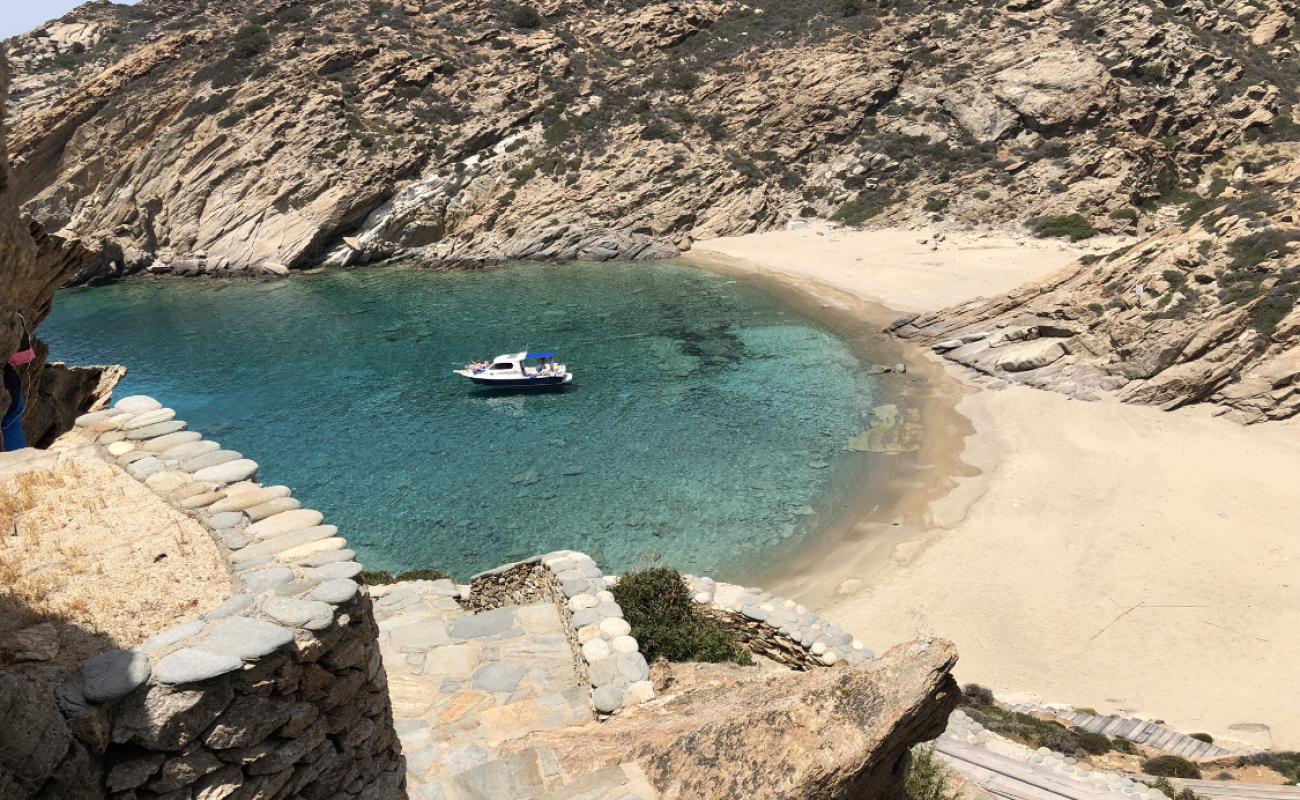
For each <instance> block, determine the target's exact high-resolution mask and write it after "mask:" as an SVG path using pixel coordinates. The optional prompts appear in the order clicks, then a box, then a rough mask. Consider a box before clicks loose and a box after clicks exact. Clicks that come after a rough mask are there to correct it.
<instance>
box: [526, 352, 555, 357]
mask: <svg viewBox="0 0 1300 800" xmlns="http://www.w3.org/2000/svg"><path fill="white" fill-rule="evenodd" d="M524 358H555V354H554V353H529V354H528V355H526V356H524Z"/></svg>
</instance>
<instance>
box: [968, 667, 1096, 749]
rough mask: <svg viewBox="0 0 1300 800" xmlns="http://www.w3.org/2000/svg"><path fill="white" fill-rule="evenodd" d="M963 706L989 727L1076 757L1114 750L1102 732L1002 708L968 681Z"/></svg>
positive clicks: (972, 715) (1009, 736) (1027, 743)
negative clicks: (1079, 729) (1101, 734)
mask: <svg viewBox="0 0 1300 800" xmlns="http://www.w3.org/2000/svg"><path fill="white" fill-rule="evenodd" d="M961 707H962V709H963V710H964V711H965V712H966V713H967V714H969V715H970V717H971V719H973V720H975V721H976V722H978V723H979V724H981V725H983V726H984V727H985V728H988V729H989V730H991V731H993V732H994V733H997V734H1001V735H1002V736H1006V737H1008V738H1010V739H1014V740H1016V741H1018V742H1020V743H1022V744H1025V745H1028V746H1030V747H1034V748H1037V747H1046V748H1047V749H1049V750H1055V751H1056V752H1058V753H1063V754H1065V755H1067V756H1074V757H1075V758H1082V757H1084V756H1088V755H1100V754H1101V753H1105V752H1107V751H1108V750H1111V749H1114V745H1113V743H1112V742H1111V741H1110V739H1108V738H1107V737H1105V736H1100V739H1098V738H1097V737H1098V736H1099V734H1091V733H1083V732H1076V731H1072V730H1070V729H1069V728H1067V727H1066V726H1065V725H1062V724H1061V723H1060V722H1057V721H1056V720H1047V719H1039V718H1038V717H1035V716H1032V715H1029V714H1022V713H1019V712H1017V711H1009V710H1007V709H1005V708H1002V707H1001V706H999V705H997V704H996V703H994V702H993V695H992V693H990V692H989V691H988V690H987V689H985V688H984V687H982V686H979V685H978V684H967V685H966V686H965V687H964V688H963V689H962V702H961ZM1102 740H1104V742H1103V741H1102ZM1103 747H1104V749H1103Z"/></svg>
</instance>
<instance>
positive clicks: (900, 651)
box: [517, 640, 960, 800]
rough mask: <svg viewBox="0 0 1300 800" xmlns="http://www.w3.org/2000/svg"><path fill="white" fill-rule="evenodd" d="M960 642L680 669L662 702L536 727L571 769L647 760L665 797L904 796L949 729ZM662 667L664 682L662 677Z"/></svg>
mask: <svg viewBox="0 0 1300 800" xmlns="http://www.w3.org/2000/svg"><path fill="white" fill-rule="evenodd" d="M956 659H957V655H956V651H955V650H954V649H953V647H952V645H951V644H949V643H947V642H943V641H937V640H931V641H917V642H910V643H907V644H903V645H899V646H898V647H896V648H894V649H893V650H890V651H889V652H888V653H886V654H885V655H884V656H883V657H882V658H881V659H879V660H878V661H874V662H871V663H869V664H865V665H859V666H840V667H837V668H835V669H823V670H815V671H811V672H796V673H768V674H765V675H762V676H757V677H756V676H754V675H752V674H746V670H744V669H741V668H737V667H729V666H721V665H703V664H694V665H674V666H673V667H672V668H671V670H670V672H669V673H668V676H667V681H668V682H667V684H666V685H664V686H662V687H660V697H659V699H657V700H655V701H654V702H652V703H648V704H646V705H643V706H639V707H637V708H634V709H629V710H626V711H625V712H624V713H623V714H621V715H620V716H618V717H615V718H614V719H612V720H610V721H608V722H605V723H603V724H602V725H601V728H600V733H599V736H592V734H591V732H590V731H588V730H587V729H585V728H575V729H570V730H568V731H564V732H560V733H556V732H550V733H546V734H539V735H537V736H536V737H530V738H529V739H526V740H521V742H519V743H518V745H517V746H518V747H519V749H524V748H526V747H529V746H532V745H534V744H537V743H544V744H545V746H546V747H548V748H550V749H552V750H553V751H554V752H555V753H556V755H557V757H558V759H559V763H560V765H561V766H562V767H563V768H564V769H566V770H571V771H572V770H594V769H599V768H602V767H608V766H611V765H616V764H620V763H625V762H635V763H637V764H639V765H640V766H641V768H642V769H643V770H644V771H645V774H646V776H647V777H648V778H649V780H650V782H651V784H653V785H654V788H655V789H656V790H657V791H658V792H659V796H660V797H661V798H663V800H685V799H686V798H702V797H745V798H752V800H785V798H792V797H799V798H808V800H819V799H822V798H825V799H826V800H829V799H830V798H857V797H864V798H865V797H869V798H873V800H904V798H906V796H907V795H906V794H905V792H904V791H903V780H904V778H905V777H906V776H907V770H908V765H909V763H910V750H911V748H912V746H913V745H914V744H915V743H917V742H919V741H924V740H926V739H931V738H934V737H935V736H938V735H939V734H940V733H942V732H943V729H944V726H945V724H946V722H947V719H948V714H949V713H950V712H951V711H952V710H953V709H954V708H956V706H957V701H958V699H959V697H960V689H959V688H958V686H957V683H956V681H955V680H953V678H952V675H951V674H950V671H951V669H952V667H953V665H954V664H955V662H956ZM662 677H663V676H662V674H661V678H662Z"/></svg>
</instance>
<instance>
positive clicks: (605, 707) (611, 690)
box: [591, 686, 623, 714]
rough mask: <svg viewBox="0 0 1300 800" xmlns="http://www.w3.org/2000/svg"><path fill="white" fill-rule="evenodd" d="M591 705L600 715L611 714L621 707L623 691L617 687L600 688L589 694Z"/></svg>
mask: <svg viewBox="0 0 1300 800" xmlns="http://www.w3.org/2000/svg"><path fill="white" fill-rule="evenodd" d="M591 704H592V705H593V706H595V708H596V710H597V711H599V712H600V713H602V714H613V713H614V712H615V711H618V710H619V709H620V708H621V707H622V706H623V690H622V689H620V688H618V687H617V686H601V687H599V688H598V689H596V690H595V691H594V692H592V693H591Z"/></svg>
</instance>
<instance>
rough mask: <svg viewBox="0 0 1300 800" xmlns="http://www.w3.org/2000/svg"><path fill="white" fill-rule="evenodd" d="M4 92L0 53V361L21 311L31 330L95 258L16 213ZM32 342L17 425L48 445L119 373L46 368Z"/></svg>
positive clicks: (12, 343)
mask: <svg viewBox="0 0 1300 800" xmlns="http://www.w3.org/2000/svg"><path fill="white" fill-rule="evenodd" d="M8 92H9V66H8V64H7V63H6V61H5V59H4V58H3V57H2V56H0V286H3V287H4V293H3V294H0V359H7V358H8V357H9V355H10V354H11V353H13V352H15V351H16V350H18V348H19V343H20V341H21V338H22V324H21V322H20V320H19V314H21V315H22V316H23V317H24V318H26V320H27V322H28V324H29V325H30V326H31V327H32V329H33V331H34V330H35V327H36V325H38V324H39V323H40V321H41V320H43V319H44V318H45V316H46V315H47V314H49V313H50V306H51V304H52V303H53V302H54V292H55V291H56V290H57V289H58V288H59V287H60V286H62V285H63V284H64V283H65V282H66V281H67V280H68V279H69V278H71V277H72V276H74V275H75V274H77V273H78V272H79V271H82V270H85V269H86V268H87V267H88V266H89V265H91V264H93V263H97V261H98V258H99V255H98V254H97V253H95V252H93V251H91V250H88V249H87V248H85V247H83V246H81V245H80V243H77V242H64V241H63V240H62V239H60V238H59V237H54V236H49V235H47V234H46V233H45V231H44V230H43V229H42V228H41V226H40V225H39V224H38V223H35V222H32V221H30V220H23V219H21V218H20V216H19V213H18V203H17V196H18V193H19V192H18V187H17V186H16V183H15V178H14V175H13V173H12V171H11V169H10V165H9V158H8V149H7V147H6V142H7V140H8V139H7V135H6V134H7V130H6V119H5V117H6V110H7V106H6V104H5V98H6V97H7V96H8ZM35 344H36V345H37V347H36V349H37V355H38V358H37V359H36V360H35V361H34V362H32V363H30V364H27V365H25V366H23V367H20V368H19V369H20V371H21V372H20V374H21V376H22V378H23V384H24V386H25V387H26V392H27V408H28V411H27V414H26V416H25V417H24V420H23V427H24V428H25V429H26V433H27V439H28V444H32V445H37V444H47V443H49V442H50V441H52V440H53V439H54V437H55V436H57V435H59V434H60V433H62V432H63V431H66V430H68V429H69V428H70V427H72V420H73V418H74V417H76V415H78V414H81V413H83V412H85V411H89V410H91V409H92V408H96V407H98V405H99V404H101V403H103V402H105V401H106V400H107V398H108V396H109V394H110V393H111V392H112V390H113V387H114V386H115V385H117V382H118V381H119V380H121V378H122V375H123V374H125V370H123V369H122V368H121V367H82V368H77V369H69V368H67V367H66V366H64V365H62V364H46V363H45V359H46V355H47V354H48V350H47V348H46V347H45V346H44V344H42V343H40V342H36V343H35ZM9 406H10V397H9V393H8V392H7V391H6V390H5V389H4V387H0V410H3V409H8V408H9Z"/></svg>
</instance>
